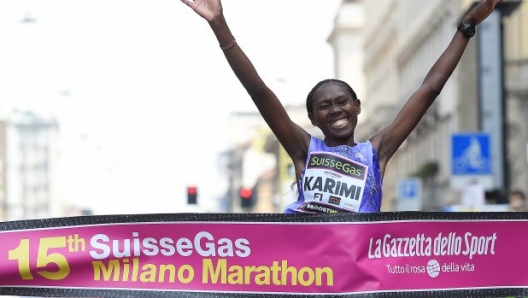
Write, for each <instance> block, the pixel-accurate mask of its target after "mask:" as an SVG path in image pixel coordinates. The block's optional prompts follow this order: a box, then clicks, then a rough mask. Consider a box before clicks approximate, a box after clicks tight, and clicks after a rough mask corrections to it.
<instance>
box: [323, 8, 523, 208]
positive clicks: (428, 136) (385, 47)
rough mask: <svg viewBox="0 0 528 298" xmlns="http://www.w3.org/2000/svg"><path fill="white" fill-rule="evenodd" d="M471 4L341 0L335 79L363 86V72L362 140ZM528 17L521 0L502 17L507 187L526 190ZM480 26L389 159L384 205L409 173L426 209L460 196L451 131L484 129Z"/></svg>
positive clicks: (419, 76)
mask: <svg viewBox="0 0 528 298" xmlns="http://www.w3.org/2000/svg"><path fill="white" fill-rule="evenodd" d="M505 2H506V1H505ZM472 3H473V2H472V1H459V0H431V1H422V0H369V1H361V0H344V1H343V3H342V6H341V9H340V11H339V13H338V14H337V17H336V25H335V29H334V32H333V33H332V34H331V36H330V38H329V42H330V43H331V44H332V45H333V47H334V49H335V53H336V76H337V77H338V78H341V79H344V80H346V81H347V82H349V83H351V85H352V86H353V87H354V86H356V85H358V87H359V88H361V81H362V80H363V78H361V76H362V75H364V76H365V90H364V92H361V91H360V92H358V93H359V94H360V95H358V97H360V99H362V107H363V108H362V115H361V117H362V118H363V119H362V121H361V122H360V124H359V126H358V130H357V137H358V139H359V140H364V139H366V138H368V137H370V136H371V135H373V134H374V133H376V132H377V131H379V130H380V129H381V128H383V127H384V126H386V125H388V124H389V123H390V122H391V121H392V120H393V119H394V117H395V116H396V113H397V112H398V111H399V110H400V108H401V107H402V106H403V104H404V103H405V101H406V100H407V99H408V98H409V97H410V96H411V95H412V93H413V92H414V91H415V90H417V89H418V88H419V86H420V85H421V83H422V81H423V79H424V77H425V75H426V74H427V72H428V70H429V69H430V68H431V66H432V65H433V63H434V62H435V61H436V59H437V58H438V57H439V56H440V54H441V53H442V52H443V50H444V49H445V48H446V46H447V45H448V43H449V42H450V41H451V39H452V38H453V35H454V33H455V31H456V24H458V22H459V21H460V19H461V18H462V16H463V14H464V13H465V12H466V11H467V10H468V8H469V6H470V5H471V4H472ZM527 17H528V5H527V4H526V2H524V3H522V4H521V6H520V7H519V8H518V9H516V10H515V11H513V12H512V13H511V15H508V17H505V18H503V19H502V20H503V25H504V32H505V35H504V57H505V62H506V64H505V76H504V77H505V94H506V99H505V110H506V113H505V119H506V120H505V121H506V122H507V130H506V131H507V134H506V142H505V143H506V151H505V152H507V153H506V155H507V162H506V163H505V164H506V166H505V171H506V177H508V179H507V183H506V184H507V185H506V187H514V188H520V189H524V190H526V188H527V185H528V183H527V182H528V174H527V168H528V156H527V152H526V150H527V146H528V145H527V144H528V140H527V138H528V129H527V127H528V120H527V117H526V115H528V98H527V94H528V92H527V90H528V79H527V78H528V77H527V75H528V41H527V40H526V38H524V36H526V35H527V34H528V22H526V20H527V19H528V18H527ZM478 32H479V29H478V28H477V35H476V36H475V37H474V38H473V40H472V41H471V42H470V44H469V46H468V48H467V50H466V52H465V54H464V56H463V58H462V61H461V63H460V64H459V66H458V67H457V69H456V70H455V72H454V73H453V75H452V76H451V78H450V80H449V81H448V82H447V84H446V85H445V87H444V89H443V91H442V93H441V94H440V96H439V97H438V98H437V100H436V101H435V103H434V104H433V105H432V106H431V107H430V108H429V110H428V112H427V114H426V115H425V116H424V118H423V119H422V121H421V122H420V123H419V125H418V127H417V128H416V129H415V130H414V132H413V133H412V134H411V136H409V138H408V139H407V140H406V141H405V142H404V144H403V145H402V146H401V148H400V149H399V150H398V151H397V153H396V154H395V156H394V157H393V158H392V160H391V161H390V162H389V166H388V167H387V171H386V173H385V179H384V204H383V207H382V209H383V210H393V209H394V208H395V206H396V203H397V202H396V198H397V193H396V185H397V181H398V179H400V178H405V177H411V176H418V177H419V178H421V179H422V180H423V181H424V194H423V208H424V209H425V210H439V209H440V208H441V207H442V206H444V205H450V204H458V203H459V200H460V193H459V191H457V190H453V189H452V188H451V187H450V179H451V176H450V139H451V134H452V133H455V132H473V131H479V130H480V129H481V123H480V121H481V119H480V118H481V117H482V115H481V114H480V111H479V89H478V88H479V86H478V76H479V71H480V70H479V68H478V61H477V59H476V57H477V56H478V43H477V39H478V35H479V33H478ZM358 44H360V45H358ZM361 52H363V53H364V54H363V55H362V54H361ZM358 63H362V69H363V72H361V71H359V70H358V69H357V67H358ZM358 87H355V88H356V89H357V88H358ZM498 100H499V99H498ZM499 141H500V140H499ZM508 165H509V166H508Z"/></svg>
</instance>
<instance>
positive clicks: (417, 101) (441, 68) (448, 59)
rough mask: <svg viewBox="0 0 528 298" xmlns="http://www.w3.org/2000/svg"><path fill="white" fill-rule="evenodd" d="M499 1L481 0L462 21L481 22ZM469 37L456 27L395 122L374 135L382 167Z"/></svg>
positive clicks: (426, 105) (437, 90)
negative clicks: (450, 38) (447, 43)
mask: <svg viewBox="0 0 528 298" xmlns="http://www.w3.org/2000/svg"><path fill="white" fill-rule="evenodd" d="M500 2H502V0H481V1H480V2H479V4H478V5H477V6H475V8H473V9H472V10H471V11H470V12H469V13H468V14H467V15H466V16H465V17H464V18H463V20H462V22H463V23H466V24H469V25H472V26H476V25H478V24H480V23H481V22H482V21H483V20H484V19H486V18H487V17H488V16H489V15H490V14H491V12H493V10H494V9H495V7H496V5H497V4H498V3H500ZM469 39H470V37H468V36H466V35H465V34H463V33H462V32H461V31H460V30H457V32H456V33H455V36H454V37H453V39H452V40H451V42H450V43H449V45H448V46H447V48H446V50H445V51H444V52H443V53H442V55H441V56H440V57H439V58H438V60H437V61H436V62H435V64H434V65H433V67H432V68H431V70H429V72H428V73H427V75H426V77H425V79H424V81H423V83H422V85H421V86H420V88H419V89H418V90H417V91H416V92H415V93H414V94H413V95H412V96H411V97H410V98H409V99H408V100H407V102H406V103H405V105H404V106H403V107H402V109H401V111H400V112H399V113H398V115H397V116H396V118H395V119H394V121H393V122H392V123H391V124H390V125H389V126H387V127H385V128H384V129H383V130H381V131H380V132H379V133H377V134H376V135H374V136H373V137H372V138H371V142H372V143H373V144H374V146H375V147H376V148H377V149H378V154H379V157H380V165H381V167H382V170H383V169H384V168H385V165H386V164H387V162H388V161H389V159H390V158H391V157H392V155H393V154H394V153H395V152H396V150H397V149H398V148H399V147H400V145H401V144H402V143H403V141H404V140H405V139H406V138H407V137H408V136H409V134H410V133H411V132H412V131H413V129H414V128H415V127H416V125H418V123H419V121H420V120H421V119H422V117H423V116H424V114H425V112H426V111H427V109H428V108H429V107H430V106H431V104H432V103H433V101H434V100H435V99H436V97H437V96H438V95H439V94H440V92H441V91H442V89H443V88H444V85H445V83H446V82H447V80H448V79H449V77H450V76H451V74H452V73H453V71H454V70H455V68H456V66H457V65H458V63H459V61H460V58H461V57H462V54H463V53H464V50H465V49H466V46H467V44H468V42H469Z"/></svg>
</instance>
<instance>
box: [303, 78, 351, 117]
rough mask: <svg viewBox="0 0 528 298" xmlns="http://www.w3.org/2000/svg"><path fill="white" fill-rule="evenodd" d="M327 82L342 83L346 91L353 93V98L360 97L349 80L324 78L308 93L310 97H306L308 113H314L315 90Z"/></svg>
mask: <svg viewBox="0 0 528 298" xmlns="http://www.w3.org/2000/svg"><path fill="white" fill-rule="evenodd" d="M327 83H336V84H339V85H341V86H342V87H343V88H345V90H346V91H348V92H350V95H352V98H353V99H354V101H356V100H357V99H358V98H357V95H356V92H354V89H352V87H350V85H349V84H348V83H347V82H345V81H341V80H338V79H326V80H322V81H320V82H319V83H317V84H315V86H314V87H313V88H312V90H310V93H308V97H306V111H307V112H308V114H311V113H313V101H314V94H315V92H316V91H317V90H318V89H319V87H321V86H323V85H324V84H327Z"/></svg>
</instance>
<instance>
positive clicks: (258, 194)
mask: <svg viewBox="0 0 528 298" xmlns="http://www.w3.org/2000/svg"><path fill="white" fill-rule="evenodd" d="M228 126H229V129H228V131H229V132H230V133H229V136H228V139H229V142H228V145H229V148H230V149H229V150H228V151H226V152H224V154H223V156H222V159H223V162H222V164H224V167H225V169H224V172H225V173H226V178H227V181H228V182H227V185H228V187H227V193H226V194H225V196H224V198H223V202H222V203H221V210H222V211H223V212H235V213H238V212H270V208H271V207H270V206H272V205H273V202H272V200H273V195H274V193H275V187H274V176H273V175H272V170H273V169H274V168H275V158H274V157H273V156H272V155H270V154H269V153H268V152H265V150H264V146H265V142H266V140H267V138H268V135H269V134H270V133H271V131H270V130H269V128H268V126H267V125H266V123H265V122H264V120H263V119H262V116H261V115H260V113H258V112H236V113H232V114H231V115H230V118H229V124H228ZM270 171H271V172H270ZM263 184H267V185H266V186H263ZM242 188H247V189H251V190H252V193H253V196H252V198H251V202H250V205H251V206H250V207H248V206H243V205H242V198H241V195H240V190H241V189H242Z"/></svg>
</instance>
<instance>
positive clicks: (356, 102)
mask: <svg viewBox="0 0 528 298" xmlns="http://www.w3.org/2000/svg"><path fill="white" fill-rule="evenodd" d="M354 104H355V105H356V109H357V114H358V115H359V114H360V113H361V101H360V100H359V99H356V100H355V101H354Z"/></svg>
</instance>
